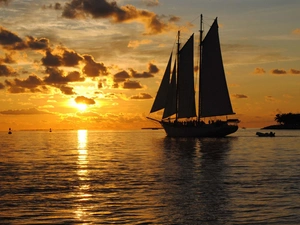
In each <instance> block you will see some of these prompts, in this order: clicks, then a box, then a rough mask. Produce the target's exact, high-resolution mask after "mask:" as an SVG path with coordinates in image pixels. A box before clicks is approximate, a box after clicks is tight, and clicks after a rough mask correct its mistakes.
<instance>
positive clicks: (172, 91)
mask: <svg viewBox="0 0 300 225" xmlns="http://www.w3.org/2000/svg"><path fill="white" fill-rule="evenodd" d="M176 111H177V109H176V61H175V64H174V68H173V72H172V78H171V83H170V84H169V90H168V95H167V101H166V106H165V110H164V113H163V119H164V118H167V117H169V116H172V115H174V114H175V113H176Z"/></svg>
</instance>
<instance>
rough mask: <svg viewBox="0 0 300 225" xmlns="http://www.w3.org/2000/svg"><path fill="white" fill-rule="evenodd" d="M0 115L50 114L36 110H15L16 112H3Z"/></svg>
mask: <svg viewBox="0 0 300 225" xmlns="http://www.w3.org/2000/svg"><path fill="white" fill-rule="evenodd" d="M0 113H1V114H10V115H35V114H51V113H49V112H45V111H41V110H38V109H36V108H29V109H16V110H5V111H0Z"/></svg>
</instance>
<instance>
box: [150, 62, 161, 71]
mask: <svg viewBox="0 0 300 225" xmlns="http://www.w3.org/2000/svg"><path fill="white" fill-rule="evenodd" d="M148 69H149V73H158V72H159V69H158V67H157V66H156V65H154V64H152V63H149V65H148Z"/></svg>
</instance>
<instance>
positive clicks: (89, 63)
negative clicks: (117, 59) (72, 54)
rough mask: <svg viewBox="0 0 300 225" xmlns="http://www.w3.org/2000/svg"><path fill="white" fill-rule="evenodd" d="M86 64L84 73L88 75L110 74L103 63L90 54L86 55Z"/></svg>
mask: <svg viewBox="0 0 300 225" xmlns="http://www.w3.org/2000/svg"><path fill="white" fill-rule="evenodd" d="M84 59H85V63H86V64H85V66H84V67H83V73H85V74H86V75H87V76H88V77H98V76H100V75H104V76H106V75H108V70H107V68H106V66H105V65H104V64H103V63H97V62H95V61H94V59H93V57H92V56H90V55H84Z"/></svg>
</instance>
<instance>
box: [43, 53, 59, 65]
mask: <svg viewBox="0 0 300 225" xmlns="http://www.w3.org/2000/svg"><path fill="white" fill-rule="evenodd" d="M42 63H43V65H44V66H55V67H58V66H61V65H62V57H61V56H59V55H53V54H52V53H51V51H50V50H48V51H46V56H45V57H43V58H42Z"/></svg>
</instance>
